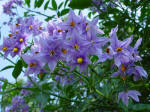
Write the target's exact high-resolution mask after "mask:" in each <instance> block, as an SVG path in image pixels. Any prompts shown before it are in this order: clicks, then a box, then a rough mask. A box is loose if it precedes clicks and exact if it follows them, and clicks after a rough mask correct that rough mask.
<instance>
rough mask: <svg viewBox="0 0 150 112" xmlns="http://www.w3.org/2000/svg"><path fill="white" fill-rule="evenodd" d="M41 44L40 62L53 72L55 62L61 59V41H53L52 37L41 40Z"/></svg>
mask: <svg viewBox="0 0 150 112" xmlns="http://www.w3.org/2000/svg"><path fill="white" fill-rule="evenodd" d="M40 44H41V52H40V56H41V58H40V59H41V60H42V61H43V62H45V63H46V64H48V66H49V68H50V69H51V71H53V70H54V68H55V67H56V65H57V62H58V61H59V60H61V59H63V57H62V55H61V53H62V51H61V49H62V48H61V46H60V45H61V44H63V41H62V39H53V37H50V38H47V39H43V40H41V42H40Z"/></svg>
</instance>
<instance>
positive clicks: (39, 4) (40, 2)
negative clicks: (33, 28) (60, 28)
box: [37, 0, 44, 8]
mask: <svg viewBox="0 0 150 112" xmlns="http://www.w3.org/2000/svg"><path fill="white" fill-rule="evenodd" d="M43 3H44V0H38V1H37V7H38V8H39V7H41V5H42V4H43Z"/></svg>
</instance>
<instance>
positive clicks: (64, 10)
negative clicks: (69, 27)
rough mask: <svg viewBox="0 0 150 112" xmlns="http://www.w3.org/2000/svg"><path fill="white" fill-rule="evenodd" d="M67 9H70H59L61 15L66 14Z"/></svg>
mask: <svg viewBox="0 0 150 112" xmlns="http://www.w3.org/2000/svg"><path fill="white" fill-rule="evenodd" d="M69 10H70V9H63V10H62V11H61V16H63V15H65V14H67V13H68V12H69Z"/></svg>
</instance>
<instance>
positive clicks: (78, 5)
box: [69, 0, 91, 9]
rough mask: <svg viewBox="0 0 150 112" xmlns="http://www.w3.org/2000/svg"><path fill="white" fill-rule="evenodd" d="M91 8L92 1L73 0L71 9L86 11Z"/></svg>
mask: <svg viewBox="0 0 150 112" xmlns="http://www.w3.org/2000/svg"><path fill="white" fill-rule="evenodd" d="M90 6H91V0H72V1H71V2H70V4H69V7H71V8H73V9H85V8H88V7H90Z"/></svg>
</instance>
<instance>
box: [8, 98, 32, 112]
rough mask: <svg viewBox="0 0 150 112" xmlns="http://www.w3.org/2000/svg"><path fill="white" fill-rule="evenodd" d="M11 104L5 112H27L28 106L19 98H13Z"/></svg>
mask: <svg viewBox="0 0 150 112" xmlns="http://www.w3.org/2000/svg"><path fill="white" fill-rule="evenodd" d="M11 104H12V105H11V106H10V107H7V108H6V112H11V111H12V112H29V106H28V105H27V104H26V103H25V101H24V99H23V97H21V96H15V97H13V99H12V101H11Z"/></svg>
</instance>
